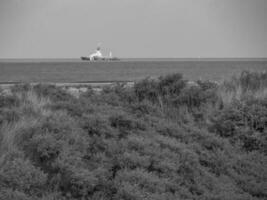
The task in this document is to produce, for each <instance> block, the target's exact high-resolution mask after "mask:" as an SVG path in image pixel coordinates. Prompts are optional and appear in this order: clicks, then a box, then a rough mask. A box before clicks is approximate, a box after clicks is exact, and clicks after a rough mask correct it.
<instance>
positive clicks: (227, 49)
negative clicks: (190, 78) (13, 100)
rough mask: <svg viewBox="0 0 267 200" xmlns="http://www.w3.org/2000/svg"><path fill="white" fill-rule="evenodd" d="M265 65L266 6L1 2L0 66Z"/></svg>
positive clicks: (241, 2)
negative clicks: (98, 54)
mask: <svg viewBox="0 0 267 200" xmlns="http://www.w3.org/2000/svg"><path fill="white" fill-rule="evenodd" d="M98 43H101V47H102V49H103V53H104V54H108V52H109V51H113V54H114V55H116V56H118V57H178V58H179V57H199V56H200V57H267V0H0V58H75V57H80V56H82V55H88V54H89V53H90V52H92V51H94V49H95V47H96V46H97V44H98Z"/></svg>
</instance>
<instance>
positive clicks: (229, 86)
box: [0, 72, 267, 200]
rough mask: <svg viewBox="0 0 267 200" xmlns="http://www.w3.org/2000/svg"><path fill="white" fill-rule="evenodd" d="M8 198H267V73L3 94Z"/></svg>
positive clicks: (0, 178) (2, 175) (0, 127)
mask: <svg viewBox="0 0 267 200" xmlns="http://www.w3.org/2000/svg"><path fill="white" fill-rule="evenodd" d="M0 199H6V200H11V199H12V200H33V199H34V200H35V199H36V200H67V199H79V200H84V199H90V200H142V199H144V200H178V199H186V200H190V199H197V200H202V199H203V200H204V199H205V200H228V199H229V200H230V199H231V200H232V199H239V200H249V199H259V200H263V199H267V73H266V72H262V73H258V72H243V73H242V74H241V75H240V76H237V77H234V78H232V79H231V80H228V81H226V82H224V83H222V84H216V83H213V82H210V81H197V82H196V83H190V82H188V81H187V80H185V79H184V78H183V76H182V75H181V74H171V75H168V76H164V77H160V78H158V79H157V80H151V79H145V80H142V81H140V82H138V83H136V84H135V85H134V86H133V87H124V85H123V84H119V83H118V84H117V85H115V86H112V87H105V88H103V91H102V92H100V93H99V92H98V93H96V92H94V90H93V89H90V88H89V90H88V91H87V92H84V93H82V94H81V95H80V96H79V97H75V96H73V95H71V94H69V93H68V92H66V91H65V90H63V89H62V88H59V87H56V86H53V85H35V86H31V85H17V86H14V87H12V88H11V94H9V95H1V96H0Z"/></svg>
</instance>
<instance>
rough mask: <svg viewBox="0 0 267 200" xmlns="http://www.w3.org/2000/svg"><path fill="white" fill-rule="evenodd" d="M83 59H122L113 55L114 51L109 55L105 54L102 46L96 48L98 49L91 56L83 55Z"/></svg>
mask: <svg viewBox="0 0 267 200" xmlns="http://www.w3.org/2000/svg"><path fill="white" fill-rule="evenodd" d="M81 59H82V60H84V61H117V60H120V59H119V58H117V57H113V56H112V52H110V53H109V56H103V54H102V52H101V49H100V46H98V47H97V48H96V51H95V52H94V53H92V54H90V55H89V56H82V57H81Z"/></svg>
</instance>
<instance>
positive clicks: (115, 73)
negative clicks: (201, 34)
mask: <svg viewBox="0 0 267 200" xmlns="http://www.w3.org/2000/svg"><path fill="white" fill-rule="evenodd" d="M266 70H267V59H266V58H123V59H121V60H119V61H94V62H90V61H82V60H80V59H0V84H4V83H33V82H34V83H87V82H116V81H119V82H134V81H139V80H141V79H145V78H157V77H159V76H165V75H168V74H173V73H181V74H183V76H184V78H185V79H188V80H192V81H195V80H212V81H218V82H221V81H223V80H226V79H229V78H231V77H233V76H237V75H238V74H240V73H242V72H243V71H259V72H261V71H266Z"/></svg>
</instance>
